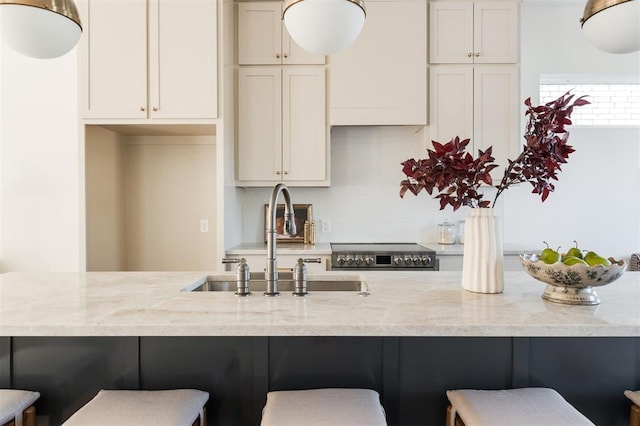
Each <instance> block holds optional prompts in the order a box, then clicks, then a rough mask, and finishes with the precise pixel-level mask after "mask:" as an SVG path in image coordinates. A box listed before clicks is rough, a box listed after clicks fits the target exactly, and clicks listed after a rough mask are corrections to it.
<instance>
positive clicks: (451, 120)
mask: <svg viewBox="0 0 640 426" xmlns="http://www.w3.org/2000/svg"><path fill="white" fill-rule="evenodd" d="M518 78H519V71H518V67H517V66H516V65H473V66H471V65H451V66H433V67H431V72H430V87H429V89H430V92H431V96H430V103H429V110H430V116H429V117H430V126H429V127H430V130H431V139H433V140H436V141H438V142H448V141H449V140H451V138H453V137H454V136H460V138H461V139H466V138H470V139H471V145H470V146H471V147H472V150H471V152H472V153H473V154H474V155H476V154H477V152H478V149H481V150H486V149H487V148H488V147H489V146H493V156H494V157H495V159H496V164H499V165H500V166H502V167H500V168H498V169H495V170H494V172H493V173H492V176H493V178H494V180H495V179H501V178H502V173H503V172H504V168H503V167H504V166H505V165H506V164H507V158H511V159H513V158H515V156H516V155H517V153H518V150H519V147H520V138H519V136H518V132H519V125H520V121H519V114H520V108H519V84H518Z"/></svg>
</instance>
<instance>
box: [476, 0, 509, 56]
mask: <svg viewBox="0 0 640 426" xmlns="http://www.w3.org/2000/svg"><path fill="white" fill-rule="evenodd" d="M473 17H474V24H473V29H474V35H473V44H474V47H473V52H474V63H476V64H489V63H493V64H498V63H517V62H518V56H519V53H518V46H519V45H520V42H519V35H518V20H519V17H518V4H517V3H516V2H504V1H502V2H478V3H475V4H474V14H473Z"/></svg>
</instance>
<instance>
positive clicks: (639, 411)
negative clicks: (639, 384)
mask: <svg viewBox="0 0 640 426" xmlns="http://www.w3.org/2000/svg"><path fill="white" fill-rule="evenodd" d="M624 394H625V396H626V397H627V398H629V399H630V400H631V417H630V418H629V426H640V391H635V392H634V391H630V390H627V391H624Z"/></svg>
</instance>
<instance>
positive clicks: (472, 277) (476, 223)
mask: <svg viewBox="0 0 640 426" xmlns="http://www.w3.org/2000/svg"><path fill="white" fill-rule="evenodd" d="M501 225H502V224H501V222H500V218H499V217H498V216H496V215H495V213H494V211H493V209H492V208H474V209H471V213H470V214H469V217H467V219H466V220H465V224H464V257H463V262H462V288H464V289H465V290H468V291H473V292H476V293H502V290H503V288H504V273H503V252H502V226H501Z"/></svg>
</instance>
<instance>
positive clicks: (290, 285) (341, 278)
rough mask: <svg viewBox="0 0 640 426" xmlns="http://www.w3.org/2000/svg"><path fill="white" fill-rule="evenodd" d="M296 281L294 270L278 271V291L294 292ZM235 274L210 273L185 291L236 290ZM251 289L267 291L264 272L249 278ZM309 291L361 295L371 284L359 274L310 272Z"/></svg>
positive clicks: (252, 290) (367, 292)
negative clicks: (203, 280)
mask: <svg viewBox="0 0 640 426" xmlns="http://www.w3.org/2000/svg"><path fill="white" fill-rule="evenodd" d="M294 287H295V285H294V281H293V273H292V272H289V271H287V272H279V273H278V291H279V292H281V293H284V292H293V290H294ZM236 289H237V285H236V277H235V275H229V274H226V275H210V276H208V277H207V279H206V281H205V282H204V283H202V284H200V285H198V286H197V287H194V288H192V289H189V288H186V289H184V291H203V292H207V291H223V292H224V291H236ZM249 290H250V291H251V292H265V291H266V290H267V281H266V280H265V276H264V273H263V272H252V273H251V274H250V280H249ZM307 291H308V292H309V293H313V292H321V291H322V292H325V291H344V292H355V293H357V294H359V295H361V296H367V295H368V294H369V286H368V285H367V283H366V282H365V281H364V280H363V279H362V278H361V277H360V276H357V275H332V274H331V275H329V274H327V275H324V274H310V275H309V276H308V277H307Z"/></svg>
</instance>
